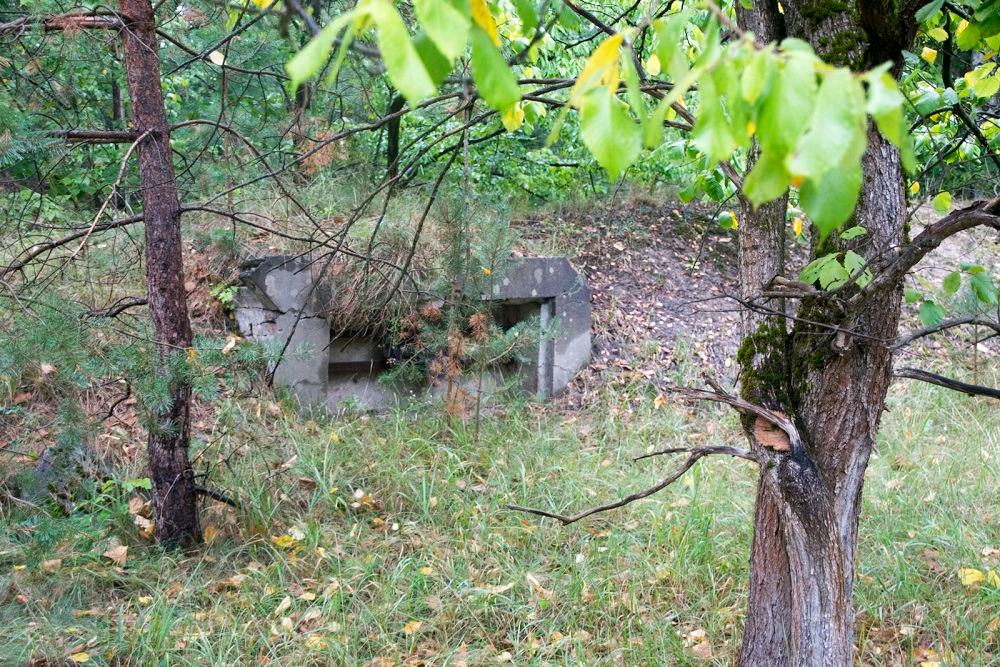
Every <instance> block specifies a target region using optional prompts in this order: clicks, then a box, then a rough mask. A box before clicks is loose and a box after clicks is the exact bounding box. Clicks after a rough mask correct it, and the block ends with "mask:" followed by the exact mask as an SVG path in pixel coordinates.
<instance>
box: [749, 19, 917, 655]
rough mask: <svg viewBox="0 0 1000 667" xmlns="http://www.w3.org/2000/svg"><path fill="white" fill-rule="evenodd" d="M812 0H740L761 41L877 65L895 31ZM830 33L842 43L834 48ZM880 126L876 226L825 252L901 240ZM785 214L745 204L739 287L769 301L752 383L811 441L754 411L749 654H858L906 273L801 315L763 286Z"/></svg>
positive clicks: (868, 224) (833, 241) (871, 175)
mask: <svg viewBox="0 0 1000 667" xmlns="http://www.w3.org/2000/svg"><path fill="white" fill-rule="evenodd" d="M800 4H801V3H798V2H785V3H783V7H782V9H783V10H784V12H779V11H778V9H777V2H776V1H775V0H762V2H755V3H754V4H753V8H752V9H750V10H746V9H743V8H742V7H741V6H740V5H737V12H738V18H739V21H740V23H741V25H742V26H743V27H744V28H745V29H747V30H752V31H753V32H754V33H755V34H756V35H757V36H758V38H759V39H761V40H762V41H772V40H778V39H781V38H782V37H784V36H785V35H786V34H787V35H788V36H794V37H799V38H801V39H805V40H807V41H809V42H810V43H811V44H812V45H813V47H814V48H815V49H816V51H817V52H818V53H819V55H820V56H821V57H824V59H826V60H827V61H830V62H833V63H834V64H838V65H850V66H855V67H861V66H868V65H871V64H872V63H870V62H868V61H867V60H866V58H869V57H871V54H872V53H881V54H884V53H885V52H886V50H887V49H886V48H884V45H883V48H880V49H872V48H870V47H871V44H870V43H866V42H864V41H863V40H865V39H866V38H867V39H869V40H871V39H872V35H871V34H869V35H867V37H866V33H865V32H864V31H863V30H862V26H861V25H860V23H859V22H860V19H859V18H858V16H859V12H858V11H856V8H847V9H837V8H833V7H832V6H831V10H830V11H829V12H828V13H827V15H825V16H822V17H818V16H817V15H816V14H815V13H811V14H810V16H809V19H804V18H803V17H802V14H801V12H800V11H799V9H800V8H799V5H800ZM838 7H840V6H838ZM890 23H891V22H890ZM864 27H865V28H871V26H868V25H866V26H864ZM873 32H874V31H873ZM831 37H837V39H831ZM894 37H896V35H894ZM875 38H876V39H877V38H878V35H875ZM851 39H854V40H855V42H854V47H851V45H850V44H849V42H850V40H851ZM830 45H836V48H837V49H838V51H837V52H836V53H834V52H830V51H829V48H830ZM824 47H826V48H824ZM888 50H889V51H891V49H888ZM825 51H826V52H825ZM896 54H897V55H898V51H896ZM868 139H869V147H868V151H867V153H866V154H865V157H864V159H863V167H864V174H865V180H864V186H863V189H862V194H861V201H860V203H859V205H858V208H857V210H856V212H855V218H854V220H853V222H852V223H851V224H856V225H860V226H863V227H865V228H866V229H867V231H868V233H867V234H866V235H864V236H862V237H859V238H857V239H854V240H852V241H843V240H841V239H839V237H838V236H837V235H836V234H834V235H833V236H832V237H831V238H830V239H828V240H827V241H826V242H824V243H823V244H822V245H821V246H820V244H818V243H815V242H814V244H813V248H812V255H813V258H815V257H817V256H822V255H825V254H827V253H830V252H836V251H839V250H847V249H851V250H854V251H855V252H857V253H858V254H860V255H861V256H863V257H865V258H866V259H868V260H870V261H872V262H873V267H875V268H877V267H878V264H879V258H880V257H886V256H888V255H889V251H890V250H891V249H893V248H896V247H898V246H899V245H900V243H901V242H902V240H903V230H904V223H905V218H906V206H905V195H904V191H903V176H902V169H901V166H900V159H899V155H898V153H897V151H896V150H895V149H894V148H893V147H892V146H891V145H890V144H888V142H886V141H885V140H884V139H883V138H882V137H881V136H880V135H879V134H878V133H877V132H875V131H870V132H869V137H868ZM784 216H785V201H784V200H780V201H779V202H776V203H772V204H768V205H765V206H762V207H760V208H758V209H756V210H754V209H752V208H751V207H750V206H749V205H748V204H747V205H744V210H743V224H742V225H741V228H740V278H741V290H742V293H743V297H744V299H747V300H749V299H756V301H755V302H756V303H762V304H763V305H764V306H765V308H766V309H767V312H764V313H762V312H761V311H760V310H756V311H747V312H745V313H744V317H743V325H744V332H743V333H744V339H743V343H742V345H741V348H740V355H739V361H740V365H741V393H742V394H743V398H744V399H746V400H748V401H750V402H753V403H757V404H761V405H764V406H766V407H768V408H771V409H773V410H776V411H781V412H784V413H786V414H788V415H789V416H790V417H791V418H792V420H793V421H794V423H795V424H796V426H797V427H798V430H799V432H800V434H801V436H802V439H803V441H804V447H803V449H802V451H798V452H796V451H791V452H778V451H774V450H773V449H772V448H770V447H767V446H765V443H763V442H760V441H759V440H758V437H757V435H755V428H754V426H755V422H754V420H753V419H752V418H750V419H746V420H745V422H744V426H745V430H746V432H747V435H748V437H749V439H750V443H751V449H752V450H753V452H754V453H755V454H756V455H757V456H758V457H759V461H760V462H761V475H760V479H759V482H758V489H757V504H756V508H755V516H754V535H753V546H752V549H751V559H750V591H749V598H748V606H747V617H746V626H745V630H744V637H743V644H742V649H741V656H740V663H739V664H741V665H745V666H747V667H751V666H753V667H756V666H759V665H794V666H796V667H799V666H811V665H816V666H820V665H822V666H828V665H836V666H845V667H846V666H848V665H851V664H852V662H853V652H854V651H853V648H854V614H853V603H852V597H853V580H854V571H855V560H856V555H857V528H858V514H859V509H860V501H861V489H862V484H863V480H864V472H865V468H866V467H867V464H868V459H869V456H870V454H871V451H872V448H873V446H874V442H875V434H876V432H877V430H878V425H879V419H880V417H881V414H882V411H883V410H884V404H885V396H886V391H887V389H888V386H889V382H890V380H891V374H892V366H891V362H892V350H891V348H890V346H889V344H887V342H886V341H891V340H893V339H894V338H895V335H896V329H897V325H898V322H899V306H900V297H901V286H900V285H899V284H896V285H892V286H889V287H888V288H886V289H882V290H879V291H876V292H874V293H873V294H872V295H870V296H868V297H866V298H865V299H864V300H862V301H861V302H860V303H858V304H857V305H856V306H854V307H852V308H849V309H848V310H847V312H844V311H843V310H840V309H838V308H836V307H834V306H833V305H831V304H830V303H829V302H828V301H824V300H821V299H819V298H815V299H812V300H810V299H808V298H807V299H803V300H802V301H801V303H800V304H799V305H798V308H797V312H796V313H795V314H796V315H797V316H798V318H801V319H796V320H794V321H793V323H792V324H791V325H789V320H788V319H787V318H785V317H784V316H783V314H784V313H785V311H786V304H784V303H783V302H779V301H770V302H766V301H764V302H762V301H761V300H760V299H759V298H758V297H759V295H760V293H761V292H762V291H764V289H765V287H766V286H767V285H768V283H770V282H771V280H772V279H773V278H774V277H775V276H781V275H784V271H785V268H786V267H785V266H784V239H785V222H784ZM848 226H850V225H848ZM789 307H790V308H791V306H789ZM807 321H808V322H807ZM846 331H850V332H851V334H850V335H845V333H844V332H846Z"/></svg>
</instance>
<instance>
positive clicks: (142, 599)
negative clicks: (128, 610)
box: [136, 595, 153, 607]
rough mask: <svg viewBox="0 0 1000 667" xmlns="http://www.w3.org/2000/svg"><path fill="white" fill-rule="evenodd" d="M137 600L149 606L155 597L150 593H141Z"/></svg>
mask: <svg viewBox="0 0 1000 667" xmlns="http://www.w3.org/2000/svg"><path fill="white" fill-rule="evenodd" d="M136 602H138V603H139V604H141V605H142V606H143V607H145V606H148V605H149V604H152V602H153V598H152V597H150V596H149V595H140V596H139V597H138V598H136Z"/></svg>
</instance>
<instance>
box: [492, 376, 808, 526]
mask: <svg viewBox="0 0 1000 667" xmlns="http://www.w3.org/2000/svg"><path fill="white" fill-rule="evenodd" d="M706 381H707V382H708V384H709V386H711V387H712V388H713V391H706V390H703V389H692V388H690V387H673V388H671V389H668V391H669V392H670V393H672V394H675V395H677V396H680V397H681V398H682V399H685V400H704V401H712V402H717V403H726V404H727V405H731V406H733V407H734V408H736V409H737V410H739V411H741V412H745V413H750V414H754V415H756V416H758V417H759V418H761V419H763V420H765V421H767V422H769V423H771V424H773V425H774V426H776V427H778V428H779V429H781V430H782V431H784V432H785V434H786V435H787V436H788V440H789V444H790V447H791V450H792V452H793V454H794V453H798V452H801V451H802V439H801V437H800V436H799V432H798V429H796V428H795V425H794V424H792V422H791V421H790V420H789V419H787V418H786V417H785V416H783V415H780V414H778V413H775V412H772V411H771V410H768V409H766V408H763V407H760V406H758V405H754V404H752V403H749V402H747V401H744V400H743V399H741V398H738V397H736V396H733V395H732V394H729V393H728V392H726V391H725V390H723V389H722V387H721V386H720V385H719V384H718V383H717V382H715V381H714V380H713V379H712V378H706ZM672 454H688V457H687V459H685V460H684V463H682V464H681V466H680V467H679V468H677V469H676V470H675V471H674V472H672V473H671V474H670V475H668V476H667V477H665V478H663V479H661V480H660V481H659V482H657V483H656V484H654V485H653V486H650V487H648V488H646V489H643V490H642V491H637V492H635V493H632V494H629V495H627V496H625V497H623V498H620V499H618V500H615V501H612V502H610V503H605V504H604V505H598V506H596V507H591V508H590V509H586V510H583V511H581V512H578V513H576V514H559V513H557V512H550V511H548V510H542V509H537V508H533V507H522V506H520V505H507V506H506V508H507V509H509V510H515V511H517V512H525V513H527V514H534V515H535V516H542V517H546V518H549V519H555V520H556V521H558V522H559V523H561V524H562V525H564V526H567V525H569V524H571V523H576V522H577V521H580V520H581V519H585V518H587V517H588V516H592V515H594V514H600V513H601V512H607V511H609V510H613V509H618V508H619V507H624V506H625V505H628V504H630V503H634V502H635V501H637V500H642V499H643V498H648V497H649V496H651V495H653V494H654V493H657V492H659V491H662V490H663V489H665V488H666V487H668V486H670V485H671V484H673V483H674V482H676V481H677V480H678V479H680V478H681V477H682V476H683V475H684V473H686V472H687V471H688V470H690V469H691V468H692V467H693V466H694V464H695V463H697V462H698V461H699V460H700V459H702V458H704V457H706V456H709V455H712V454H721V455H725V456H733V457H736V458H741V459H746V460H747V461H753V462H754V463H759V459H758V458H757V456H756V455H755V454H754V453H753V452H751V451H750V450H747V449H738V448H736V447H728V446H724V445H718V446H705V447H670V448H667V449H662V450H659V451H655V452H650V453H648V454H642V455H640V456H637V457H635V458H634V459H632V460H633V461H641V460H643V459H647V458H651V457H653V456H664V455H672Z"/></svg>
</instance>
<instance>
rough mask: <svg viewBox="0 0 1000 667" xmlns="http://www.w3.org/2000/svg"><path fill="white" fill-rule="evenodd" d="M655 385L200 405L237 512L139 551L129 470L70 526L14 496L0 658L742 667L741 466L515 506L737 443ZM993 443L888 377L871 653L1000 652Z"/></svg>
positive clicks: (207, 463)
mask: <svg viewBox="0 0 1000 667" xmlns="http://www.w3.org/2000/svg"><path fill="white" fill-rule="evenodd" d="M653 399H654V396H653V395H651V394H650V393H649V392H648V391H647V390H646V389H645V388H644V387H641V386H632V387H629V388H627V390H626V391H624V392H617V391H616V392H611V391H608V392H607V393H606V394H605V395H604V396H602V397H600V398H598V399H595V402H594V404H593V405H591V406H589V408H588V409H586V410H583V411H578V412H569V411H563V410H561V409H559V408H558V407H554V406H553V407H540V406H538V405H535V404H531V403H524V404H511V405H509V406H508V407H507V408H506V409H505V410H503V411H502V412H497V413H494V414H491V415H488V416H485V417H484V422H483V424H482V426H481V429H480V430H479V432H478V438H479V439H478V441H477V440H476V436H475V433H476V432H475V430H474V428H473V425H472V424H465V423H463V422H461V421H458V420H454V419H449V418H447V417H445V416H442V414H441V410H440V408H439V406H423V409H418V410H416V411H413V412H409V413H402V412H401V413H396V414H390V415H382V416H376V415H368V416H355V417H351V418H344V419H340V420H337V421H318V420H312V421H305V420H303V419H302V418H298V417H296V416H294V415H293V413H292V412H291V411H290V410H289V408H288V406H286V405H284V404H283V403H280V402H275V401H273V400H271V399H269V398H264V397H257V398H254V397H250V398H246V397H244V398H231V397H226V396H221V397H219V398H217V399H216V400H215V402H214V403H213V404H211V406H210V407H211V409H210V410H205V409H203V410H202V411H201V412H199V414H203V415H205V416H204V417H203V418H201V419H200V420H199V421H197V422H196V433H195V436H194V443H195V451H194V457H195V461H196V463H195V465H196V467H197V468H198V469H202V470H204V469H208V470H210V471H211V472H212V474H211V478H210V479H211V484H213V485H215V486H216V487H217V488H219V489H220V490H223V491H225V492H226V493H229V494H231V495H232V496H233V497H234V498H235V499H236V500H237V501H238V503H239V505H240V509H239V510H233V509H230V508H229V507H228V506H226V505H223V504H220V503H214V502H212V503H210V505H209V506H207V507H206V508H205V510H204V512H203V516H204V522H205V525H206V534H207V537H208V538H209V540H210V542H209V544H208V545H207V546H205V547H204V548H203V549H202V550H200V551H198V552H195V553H190V554H178V553H162V552H161V551H159V550H158V549H157V548H155V547H154V546H152V545H151V544H150V543H149V542H148V541H146V539H144V537H143V536H142V533H143V530H142V524H143V522H142V520H141V517H143V516H144V515H147V514H148V507H147V506H145V505H144V491H143V489H142V483H141V479H142V477H143V475H144V473H143V467H142V462H141V460H139V459H138V458H136V459H134V460H133V461H131V462H126V463H122V464H121V465H119V467H118V468H117V469H116V470H115V471H114V474H113V478H112V479H113V480H115V481H114V482H113V483H111V484H108V483H105V484H104V485H103V487H101V489H100V491H99V492H97V493H95V494H94V495H93V496H92V497H90V498H89V499H88V500H87V501H85V502H81V503H80V504H78V505H77V506H76V507H75V509H74V510H73V511H72V512H70V513H69V514H68V515H67V514H65V513H62V512H57V511H55V510H48V509H46V508H44V507H39V506H32V505H28V504H25V503H24V502H23V501H22V502H15V503H8V504H6V505H5V506H4V507H3V522H2V527H0V663H2V664H15V665H16V664H24V663H27V662H29V661H30V660H33V659H34V660H41V659H48V660H50V661H52V662H50V663H36V664H61V662H60V661H64V660H67V659H70V657H71V656H76V658H75V659H77V660H80V659H81V658H82V657H83V655H85V656H86V659H87V661H88V662H87V664H98V665H103V664H114V665H125V664H127V665H153V664H159V665H209V664H211V665H246V664H281V665H333V664H336V665H341V664H343V665H383V666H384V665H403V664H434V665H462V664H496V663H504V662H510V663H513V664H519V665H548V664H572V665H578V664H588V665H589V664H609V665H637V664H647V665H661V664H688V663H697V662H704V663H707V664H718V665H727V664H731V663H732V662H733V659H734V657H735V655H736V652H737V649H738V645H739V639H740V631H741V626H742V620H743V607H744V604H745V598H746V592H747V563H748V558H749V552H748V548H749V541H750V527H751V519H752V511H753V497H754V483H755V478H754V471H753V470H752V469H751V467H750V466H749V465H748V464H745V463H743V462H740V461H733V460H728V459H726V460H723V459H709V460H704V461H702V462H700V463H699V464H698V465H696V467H695V468H694V469H693V470H692V471H691V472H690V473H688V474H687V475H686V476H685V477H684V478H683V479H682V481H681V482H680V483H678V484H676V485H674V486H672V487H670V488H669V489H667V490H666V491H663V492H661V493H660V494H658V495H656V496H654V497H653V498H651V499H648V500H646V501H644V502H640V503H635V504H633V505H631V506H629V507H627V508H625V509H623V510H619V511H616V512H613V513H608V514H603V515H598V516H597V517H594V518H592V519H590V520H587V521H584V522H581V523H579V524H575V525H572V526H569V527H565V528H563V527H559V526H557V525H554V524H552V523H550V522H547V521H544V520H537V519H536V518H534V517H528V516H524V515H522V514H518V513H516V512H512V511H509V510H507V509H505V505H507V504H508V503H517V504H525V505H532V506H537V507H542V508H546V509H555V510H570V509H575V508H583V507H585V506H590V505H593V504H597V503H600V502H603V501H606V500H609V499H612V498H615V497H618V496H620V495H622V494H624V493H627V492H629V491H631V490H636V489H639V488H641V487H644V486H646V485H648V484H650V483H652V482H653V481H654V480H655V479H657V478H658V477H659V476H662V475H664V474H665V471H666V470H667V469H668V467H669V466H670V462H669V461H667V460H662V459H652V460H651V461H647V462H643V463H632V462H631V457H632V456H634V455H636V454H639V453H644V452H646V451H648V450H650V449H651V448H654V447H655V448H660V447H665V446H670V445H671V444H675V445H676V444H687V445H689V444H691V443H692V442H696V443H699V444H710V443H723V442H726V443H729V442H733V441H734V439H736V438H738V437H739V436H738V433H737V431H736V429H737V424H736V421H735V419H734V418H732V416H731V415H728V414H726V413H724V412H720V411H716V410H714V409H711V408H701V407H699V408H698V409H690V408H688V407H686V406H681V405H676V404H671V403H667V404H666V405H659V407H657V405H658V403H657V402H655V401H654V400H653ZM204 407H205V406H202V408H204ZM998 457H1000V417H998V411H997V410H996V405H995V403H990V402H989V401H978V402H977V401H974V400H971V399H967V398H963V397H960V396H957V395H954V394H952V393H950V392H947V391H945V390H940V389H937V388H934V387H927V386H921V385H917V384H907V385H897V386H895V387H894V390H893V395H892V397H891V398H890V410H889V412H888V413H887V415H886V417H885V421H884V426H883V429H882V435H881V440H880V445H879V449H878V453H877V455H876V456H875V457H874V459H873V461H872V464H871V467H870V470H869V473H868V480H867V484H866V490H865V501H864V506H863V512H862V518H861V523H862V525H861V546H860V549H861V552H860V562H859V567H858V579H857V592H856V604H857V608H858V619H859V622H858V638H857V641H858V656H859V658H858V660H859V662H860V664H865V665H897V664H911V663H913V662H920V661H933V660H934V659H937V660H941V661H943V664H949V665H950V664H962V665H987V664H996V661H997V660H998V659H1000V644H998V642H1000V628H998V626H1000V622H998V621H997V618H998V614H1000V587H998V586H996V585H995V584H993V583H991V582H990V581H989V580H987V581H984V582H982V583H973V584H972V585H971V586H967V585H964V584H963V582H962V581H961V580H960V578H959V576H958V574H957V573H958V571H959V569H962V568H972V569H977V570H979V571H982V572H984V573H985V572H988V571H989V570H991V569H992V570H994V571H996V570H1000V565H998V560H1000V553H998V551H997V548H998V547H1000V527H998V526H1000V522H998V507H997V504H996V498H997V497H1000V475H998V472H997V471H998V466H997V464H996V462H997V460H998ZM5 465H6V462H5ZM137 516H138V517H140V519H137V518H136V517H137ZM120 546H126V547H128V549H127V552H126V555H125V558H124V559H121V558H120V557H121V555H122V552H121V549H120ZM116 547H118V549H117V551H116V550H115V549H116ZM106 554H111V556H108V555H106ZM116 556H117V557H119V561H118V562H117V563H116V562H115V560H114V557H116Z"/></svg>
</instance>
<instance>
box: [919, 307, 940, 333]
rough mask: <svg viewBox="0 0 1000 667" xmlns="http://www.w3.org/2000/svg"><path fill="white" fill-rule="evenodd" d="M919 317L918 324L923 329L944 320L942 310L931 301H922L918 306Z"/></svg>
mask: <svg viewBox="0 0 1000 667" xmlns="http://www.w3.org/2000/svg"><path fill="white" fill-rule="evenodd" d="M919 316H920V322H921V323H922V324H923V325H924V326H925V327H932V326H934V325H936V324H940V323H941V322H942V321H943V320H944V308H942V307H941V306H939V305H937V304H936V303H934V302H933V301H924V302H923V303H922V304H920V312H919Z"/></svg>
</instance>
